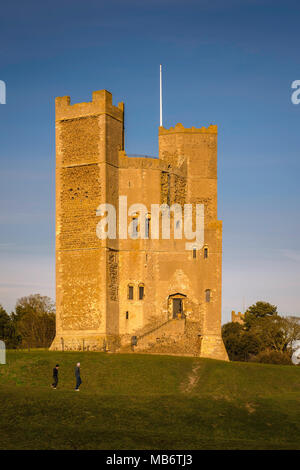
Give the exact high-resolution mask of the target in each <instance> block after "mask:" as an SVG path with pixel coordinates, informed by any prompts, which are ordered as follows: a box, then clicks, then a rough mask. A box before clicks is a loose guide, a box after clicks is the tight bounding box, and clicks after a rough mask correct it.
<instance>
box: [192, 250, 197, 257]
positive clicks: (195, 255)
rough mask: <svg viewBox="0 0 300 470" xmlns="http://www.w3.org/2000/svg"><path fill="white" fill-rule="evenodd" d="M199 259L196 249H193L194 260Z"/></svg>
mask: <svg viewBox="0 0 300 470" xmlns="http://www.w3.org/2000/svg"><path fill="white" fill-rule="evenodd" d="M196 257H197V251H196V248H193V258H194V259H195V258H196Z"/></svg>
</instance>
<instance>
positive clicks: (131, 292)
mask: <svg viewBox="0 0 300 470" xmlns="http://www.w3.org/2000/svg"><path fill="white" fill-rule="evenodd" d="M128 299H129V300H133V286H128Z"/></svg>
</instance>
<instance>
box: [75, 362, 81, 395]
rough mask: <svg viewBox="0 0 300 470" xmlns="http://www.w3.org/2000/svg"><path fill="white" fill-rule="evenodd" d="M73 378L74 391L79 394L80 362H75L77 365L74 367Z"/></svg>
mask: <svg viewBox="0 0 300 470" xmlns="http://www.w3.org/2000/svg"><path fill="white" fill-rule="evenodd" d="M75 377H76V387H75V391H76V392H79V387H80V385H81V383H82V380H81V377H80V362H77V365H76V367H75Z"/></svg>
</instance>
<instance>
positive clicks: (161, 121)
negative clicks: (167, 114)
mask: <svg viewBox="0 0 300 470" xmlns="http://www.w3.org/2000/svg"><path fill="white" fill-rule="evenodd" d="M159 72H160V126H161V127H162V125H163V120H162V70H161V64H160V66H159Z"/></svg>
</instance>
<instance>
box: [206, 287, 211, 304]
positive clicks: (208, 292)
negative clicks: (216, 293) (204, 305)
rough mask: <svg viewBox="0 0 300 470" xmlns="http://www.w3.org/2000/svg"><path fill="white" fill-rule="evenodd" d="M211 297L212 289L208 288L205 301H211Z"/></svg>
mask: <svg viewBox="0 0 300 470" xmlns="http://www.w3.org/2000/svg"><path fill="white" fill-rule="evenodd" d="M210 298H211V291H210V289H206V291H205V302H210Z"/></svg>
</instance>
